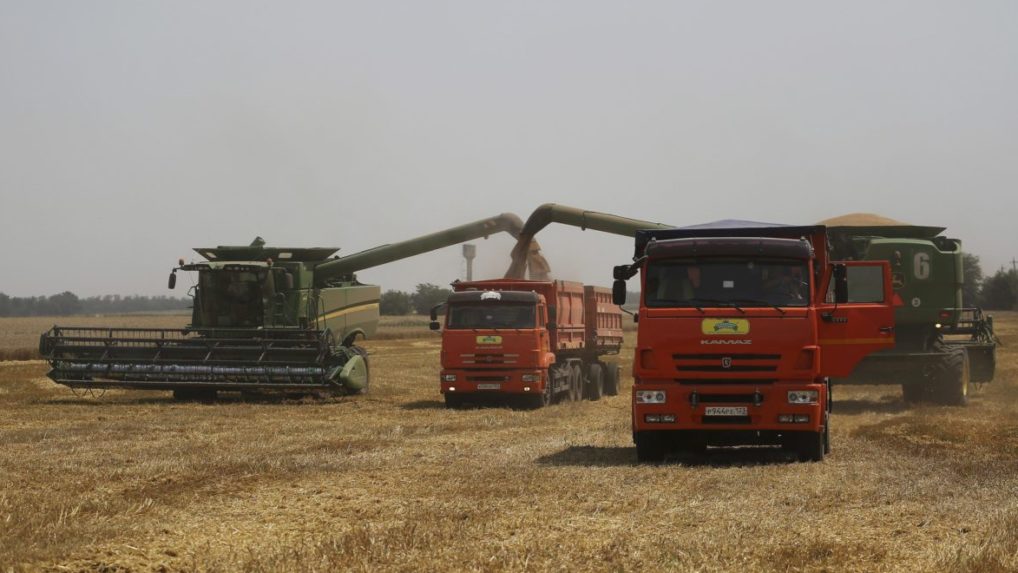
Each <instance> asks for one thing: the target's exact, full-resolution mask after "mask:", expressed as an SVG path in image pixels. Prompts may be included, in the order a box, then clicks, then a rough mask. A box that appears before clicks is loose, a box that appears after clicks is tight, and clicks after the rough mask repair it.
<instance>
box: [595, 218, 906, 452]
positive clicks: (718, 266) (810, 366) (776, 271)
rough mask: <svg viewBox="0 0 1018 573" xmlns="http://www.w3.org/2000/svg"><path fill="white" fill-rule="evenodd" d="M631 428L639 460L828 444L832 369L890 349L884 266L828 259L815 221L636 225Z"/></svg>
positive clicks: (620, 299)
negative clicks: (712, 450) (709, 450)
mask: <svg viewBox="0 0 1018 573" xmlns="http://www.w3.org/2000/svg"><path fill="white" fill-rule="evenodd" d="M638 273H639V275H640V282H641V287H642V288H641V298H640V309H639V314H638V316H639V321H638V323H637V342H636V349H635V353H634V362H633V379H634V383H633V397H632V429H633V440H634V442H635V443H636V450H637V457H638V458H639V459H640V460H641V461H656V460H660V459H662V458H663V457H664V456H665V455H666V454H667V453H668V452H669V451H672V450H688V451H703V450H704V449H705V448H706V447H707V446H708V445H710V446H730V445H743V444H751V445H765V444H777V445H782V446H784V447H786V448H788V449H790V450H792V451H794V452H795V453H796V454H797V455H798V456H799V457H800V458H801V459H803V460H821V459H823V457H824V455H825V454H826V453H827V452H828V451H829V449H830V434H829V431H830V424H829V412H830V405H831V403H830V388H829V382H828V379H829V377H831V376H847V375H848V374H849V373H850V372H851V371H852V369H853V368H854V366H855V364H856V363H858V362H859V361H860V360H861V359H862V358H863V357H864V356H866V355H867V354H869V353H871V352H875V351H877V350H880V349H884V348H889V347H891V346H893V344H894V311H893V306H892V303H891V300H892V297H893V291H892V288H891V273H890V267H889V265H888V263H887V262H886V261H874V262H856V261H852V262H831V261H830V259H829V258H828V253H827V232H826V229H825V228H824V227H823V226H815V227H789V226H766V227H741V226H739V225H706V226H700V227H699V228H689V229H673V230H662V231H640V232H638V233H637V236H636V253H635V256H634V262H633V263H632V264H628V265H621V266H618V267H616V268H615V278H616V282H615V285H614V288H613V290H614V293H613V294H614V302H615V303H617V304H623V303H625V298H626V283H625V280H627V279H629V278H631V277H633V276H635V275H636V274H638Z"/></svg>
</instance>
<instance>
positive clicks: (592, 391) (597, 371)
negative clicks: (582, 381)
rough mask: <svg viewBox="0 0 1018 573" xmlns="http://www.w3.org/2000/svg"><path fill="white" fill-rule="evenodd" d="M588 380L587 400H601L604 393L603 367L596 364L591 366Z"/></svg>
mask: <svg viewBox="0 0 1018 573" xmlns="http://www.w3.org/2000/svg"><path fill="white" fill-rule="evenodd" d="M587 378H588V380H587V398H589V399H590V400H593V401H597V400H600V399H601V395H602V394H603V393H604V370H603V369H602V368H601V365H600V364H598V363H596V362H595V363H594V364H591V365H590V370H589V371H587Z"/></svg>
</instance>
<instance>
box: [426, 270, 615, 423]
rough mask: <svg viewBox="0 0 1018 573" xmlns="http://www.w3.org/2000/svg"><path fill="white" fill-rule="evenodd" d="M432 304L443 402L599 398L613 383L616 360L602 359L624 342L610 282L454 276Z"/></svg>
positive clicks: (536, 403)
mask: <svg viewBox="0 0 1018 573" xmlns="http://www.w3.org/2000/svg"><path fill="white" fill-rule="evenodd" d="M452 286H453V289H454V290H455V292H453V294H452V295H450V296H449V299H448V300H447V301H446V302H445V303H444V304H443V305H439V306H437V307H435V308H434V309H432V312H431V320H432V322H431V329H432V330H439V329H440V328H441V324H440V323H439V321H438V311H439V309H440V308H441V307H442V306H444V307H445V328H444V329H443V332H442V372H441V375H440V380H441V391H442V394H444V395H445V403H446V406H448V407H450V408H455V407H459V406H462V405H463V404H465V403H467V402H469V401H481V400H484V401H499V402H508V401H511V400H515V401H522V402H524V403H525V404H526V405H529V406H532V407H541V406H546V405H548V404H550V403H551V402H552V401H556V400H582V399H584V398H587V399H590V400H597V399H599V398H600V397H601V395H602V394H609V395H615V394H617V393H618V390H619V377H618V366H616V365H615V364H614V363H608V362H604V361H602V358H603V357H604V356H605V355H608V354H618V351H619V347H621V346H622V311H621V310H620V309H619V308H618V307H617V306H615V305H614V304H613V303H612V292H611V289H608V288H602V287H595V286H584V285H583V284H581V283H577V282H569V281H532V280H515V279H493V280H485V281H468V282H455V283H453V285H452Z"/></svg>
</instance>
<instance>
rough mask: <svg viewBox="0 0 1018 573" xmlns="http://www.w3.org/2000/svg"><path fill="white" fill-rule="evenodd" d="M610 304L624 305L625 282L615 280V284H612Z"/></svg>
mask: <svg viewBox="0 0 1018 573" xmlns="http://www.w3.org/2000/svg"><path fill="white" fill-rule="evenodd" d="M615 268H616V269H618V268H619V267H615ZM612 302H613V303H615V304H617V305H619V306H622V305H624V304H626V281H624V280H622V279H615V282H614V283H612Z"/></svg>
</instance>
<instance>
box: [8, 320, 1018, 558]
mask: <svg viewBox="0 0 1018 573" xmlns="http://www.w3.org/2000/svg"><path fill="white" fill-rule="evenodd" d="M998 331H999V333H1000V334H1001V335H1002V338H1003V339H1004V342H1005V344H1007V346H1005V347H1004V348H1002V349H1001V353H1000V356H999V370H998V378H997V380H996V381H995V382H994V383H993V384H991V385H987V386H984V387H983V388H982V389H981V390H980V391H979V392H978V393H977V394H976V395H975V397H974V399H973V400H972V404H971V405H970V406H969V407H968V408H947V407H936V406H923V407H918V408H907V407H906V406H905V405H904V404H903V403H902V402H901V400H900V397H899V392H898V390H897V389H895V388H891V387H869V388H864V387H836V389H835V392H836V403H835V411H834V416H833V421H832V427H833V443H834V453H833V455H832V456H830V457H829V458H828V459H827V461H825V462H823V463H820V464H800V463H791V462H789V461H788V460H786V459H785V458H783V457H782V456H781V455H780V454H776V453H770V452H759V451H752V452H747V451H736V452H723V453H712V454H710V455H708V457H707V458H706V459H703V460H694V461H690V462H687V463H683V462H676V463H670V464H665V465H662V466H640V465H637V464H636V460H635V452H634V450H633V448H632V444H631V440H630V434H629V404H628V392H629V383H630V380H629V379H628V377H627V379H626V380H625V387H624V390H623V394H622V395H621V396H619V397H614V398H607V399H604V400H602V401H600V402H584V403H580V404H562V405H558V406H553V407H551V408H547V409H545V410H541V411H536V412H526V411H513V410H508V409H479V410H466V411H447V410H445V409H444V408H443V407H442V404H441V403H440V402H439V398H440V396H439V394H438V392H437V380H436V378H437V372H438V350H439V348H438V342H437V337H434V338H430V339H428V338H425V339H419V340H384V341H379V342H374V343H371V344H369V349H370V351H371V352H372V356H371V361H372V362H371V365H372V375H373V382H372V384H373V387H372V391H371V394H370V395H368V396H362V397H356V398H350V399H343V400H336V401H331V402H325V403H320V402H319V403H254V404H252V403H242V402H239V401H224V402H220V403H217V404H211V405H202V404H178V403H174V402H173V401H171V400H170V399H169V397H168V396H167V395H166V394H165V393H123V392H113V391H111V392H109V393H108V394H107V395H106V396H105V397H103V398H102V399H100V400H92V399H79V398H75V397H74V396H72V395H71V394H70V392H69V391H68V390H66V389H64V388H62V387H58V386H56V385H53V384H52V383H50V382H48V381H47V380H46V379H45V378H43V375H44V373H45V364H43V363H38V362H27V363H3V364H0V411H2V412H3V415H2V416H0V443H2V444H3V448H2V450H0V571H6V570H7V569H8V568H13V569H14V570H19V569H27V570H36V569H42V570H54V571H66V570H72V571H73V570H89V571H91V570H105V571H127V570H142V571H147V570H153V571H162V570H199V571H201V570H206V571H233V570H247V571H278V570H295V571H330V570H337V569H345V570H407V571H409V570H446V569H454V570H506V569H509V570H523V569H527V570H539V571H540V570H570V571H573V570H633V571H641V570H643V571H648V570H661V569H665V568H667V569H672V570H690V571H734V570H758V571H827V570H832V571H1013V570H1016V569H1018V418H1016V416H1015V408H1016V406H1018V350H1015V349H1016V348H1018V315H1015V314H1006V315H1003V314H1000V315H999V316H998ZM630 358H631V356H630V354H629V353H625V354H623V356H622V357H621V361H622V363H623V364H628V360H629V359H630Z"/></svg>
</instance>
